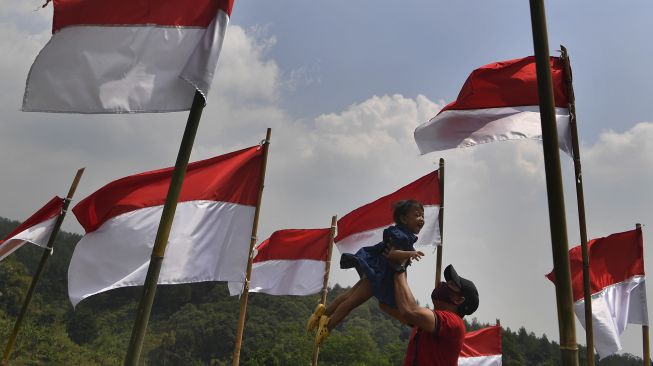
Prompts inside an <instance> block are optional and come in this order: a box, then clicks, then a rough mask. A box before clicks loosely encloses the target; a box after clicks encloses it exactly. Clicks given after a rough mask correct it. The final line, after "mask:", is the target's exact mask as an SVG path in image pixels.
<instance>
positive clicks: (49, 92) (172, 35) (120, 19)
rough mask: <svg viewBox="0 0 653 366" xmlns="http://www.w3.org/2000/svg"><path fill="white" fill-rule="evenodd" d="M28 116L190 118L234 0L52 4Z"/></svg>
mask: <svg viewBox="0 0 653 366" xmlns="http://www.w3.org/2000/svg"><path fill="white" fill-rule="evenodd" d="M53 3H54V19H53V22H52V38H51V39H50V41H49V42H48V44H46V45H45V47H44V48H43V50H41V52H40V53H39V55H38V56H37V57H36V60H35V61H34V64H32V68H31V69H30V72H29V75H28V76H27V85H26V87H25V94H24V99H23V111H30V112H64V113H70V112H72V113H135V112H171V111H180V110H187V109H189V108H190V106H191V103H192V101H193V96H194V94H195V91H196V90H197V91H199V92H200V93H201V94H202V95H203V96H204V98H205V99H206V96H207V94H208V92H209V88H210V87H211V81H212V80H213V74H214V72H215V68H216V65H217V62H218V55H219V53H220V48H221V47H222V40H223V38H224V34H225V30H226V27H227V23H228V22H229V16H230V14H231V9H232V7H233V0H191V1H189V0H138V1H135V0H53Z"/></svg>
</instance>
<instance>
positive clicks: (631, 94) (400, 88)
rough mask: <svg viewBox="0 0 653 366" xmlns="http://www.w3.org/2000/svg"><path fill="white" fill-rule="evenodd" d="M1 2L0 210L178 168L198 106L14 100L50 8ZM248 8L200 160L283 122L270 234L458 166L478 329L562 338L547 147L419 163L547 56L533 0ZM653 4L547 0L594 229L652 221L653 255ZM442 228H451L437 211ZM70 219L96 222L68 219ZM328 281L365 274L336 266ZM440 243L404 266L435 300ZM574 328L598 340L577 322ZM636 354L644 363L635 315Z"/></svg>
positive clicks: (231, 35) (568, 172)
mask: <svg viewBox="0 0 653 366" xmlns="http://www.w3.org/2000/svg"><path fill="white" fill-rule="evenodd" d="M43 2H44V1H43V0H38V1H36V0H0V52H1V53H2V56H0V80H1V81H2V86H3V89H4V91H3V92H2V93H0V156H1V158H0V172H2V174H0V188H1V189H2V190H1V192H4V193H0V216H2V217H6V218H11V219H14V220H18V221H21V220H24V219H25V218H27V217H28V216H29V215H31V214H32V213H33V212H34V211H36V209H38V208H39V207H41V206H42V205H43V204H44V203H45V202H47V201H48V200H49V199H50V198H51V197H52V196H54V195H60V196H63V195H65V194H66V192H67V191H68V188H69V186H70V183H71V181H72V179H73V177H74V174H75V172H76V170H77V169H78V168H80V167H86V171H85V173H84V176H83V178H82V181H81V183H80V185H79V187H78V189H77V192H76V200H79V199H81V198H83V197H86V196H87V195H89V194H90V193H92V192H94V191H95V190H97V189H98V188H100V187H101V186H103V185H104V184H106V183H108V182H110V181H112V180H115V179H117V178H120V177H123V176H127V175H130V174H134V173H138V172H143V171H147V170H152V169H158V168H162V167H167V166H172V165H174V161H175V159H176V155H177V150H178V148H179V143H180V141H181V134H182V132H183V129H184V126H185V122H186V119H187V112H179V113H168V114H138V115H71V114H47V113H26V112H21V111H20V106H21V102H22V97H23V92H24V87H25V78H26V75H27V73H28V71H29V67H30V65H31V63H32V62H33V60H34V58H35V57H36V55H37V54H38V52H39V50H40V49H41V48H42V47H43V46H44V45H45V43H46V42H47V41H48V39H49V38H50V36H51V33H50V29H51V28H50V27H51V18H52V5H51V4H50V5H49V6H47V7H46V8H44V9H41V8H40V5H42V3H43ZM398 4H399V3H397V2H396V1H392V2H390V1H387V0H374V1H372V0H358V1H344V0H332V1H328V2H326V1H323V2H317V1H303V0H276V1H268V0H242V1H236V4H235V6H234V11H233V13H232V17H231V22H230V25H229V28H228V30H227V35H226V39H225V43H224V46H223V49H222V54H221V56H220V61H219V64H218V70H217V73H216V77H215V79H214V81H213V84H212V89H211V93H210V95H209V98H208V101H207V106H206V108H205V109H204V112H203V115H202V121H201V123H200V126H199V130H198V135H197V138H196V141H195V145H194V149H193V152H192V156H191V160H200V159H204V158H208V157H211V156H215V155H220V154H223V153H226V152H229V151H233V150H236V149H240V148H244V147H247V146H252V145H255V144H257V143H258V142H259V141H260V140H261V139H263V138H264V137H265V130H266V128H267V127H271V128H272V142H271V147H270V155H269V161H268V168H267V176H266V184H265V191H264V195H263V203H262V208H261V209H262V211H261V218H260V221H259V233H258V236H259V238H266V237H267V236H269V235H270V234H271V233H272V232H273V231H275V230H279V229H286V228H319V227H328V226H329V225H330V221H331V216H332V215H338V216H339V217H341V216H343V215H345V214H346V213H348V212H349V211H351V210H353V209H355V208H357V207H359V206H361V205H363V204H365V203H368V202H371V201H373V200H375V199H377V198H379V197H380V196H383V195H385V194H388V193H390V192H393V191H395V190H396V189H398V188H400V187H401V186H403V185H405V184H408V183H409V182H411V181H413V180H415V179H417V178H419V177H421V176H423V175H425V174H427V173H428V172H430V171H432V170H434V169H436V168H437V163H438V160H439V159H440V158H444V159H445V161H446V175H445V178H446V180H445V203H446V204H445V214H444V247H443V262H444V264H445V265H446V264H449V263H453V264H454V265H455V267H456V269H457V271H458V273H459V274H461V275H462V276H463V277H466V278H469V279H471V280H473V281H474V282H475V283H476V285H477V287H478V289H479V293H480V307H479V309H478V311H477V312H476V313H475V314H474V315H473V317H476V319H477V320H478V321H480V322H485V323H494V322H495V319H500V320H501V324H502V325H503V326H504V327H510V328H511V329H512V330H517V329H518V328H519V327H521V326H524V327H525V328H526V329H527V330H528V331H532V332H534V333H535V334H536V335H538V336H541V335H542V334H546V335H547V337H548V338H549V339H550V340H555V341H558V340H559V336H558V327H557V313H556V303H555V291H554V287H553V285H552V284H551V283H550V282H549V281H548V280H546V279H545V277H544V275H545V274H546V273H548V272H549V271H550V270H551V269H552V267H553V264H552V263H553V261H552V254H551V240H550V231H549V221H548V209H547V198H546V186H545V173H544V165H543V158H542V145H541V144H540V143H538V142H536V141H518V142H500V143H492V144H487V145H484V146H479V147H474V148H465V149H455V150H447V151H443V152H436V153H430V154H427V155H423V156H420V155H419V152H418V150H417V147H416V145H415V142H414V140H413V131H414V129H415V127H416V126H418V125H419V124H421V123H423V122H426V121H428V120H429V119H430V118H431V117H433V116H434V115H435V114H437V112H438V111H439V110H440V109H441V108H442V107H443V106H444V105H445V104H446V103H448V102H450V101H452V100H454V99H455V98H456V96H457V94H458V92H459V90H460V87H461V86H462V84H463V83H464V81H465V79H466V78H467V76H468V74H469V73H470V72H471V71H472V70H473V69H475V68H478V67H480V66H482V65H485V64H488V63H491V62H495V61H502V60H509V59H514V58H521V57H525V56H529V55H532V54H533V41H532V33H531V25H530V12H529V7H528V2H517V1H508V0H495V1H491V2H485V1H484V2H481V1H475V2H472V1H433V0H428V1H427V0H414V1H410V2H403V3H401V4H400V5H398ZM652 12H653V3H651V2H650V1H644V0H633V1H629V2H628V3H627V5H626V4H624V3H620V2H613V1H602V2H596V1H588V0H582V1H581V0H579V1H575V2H558V1H549V2H546V16H547V26H548V39H549V48H550V51H551V54H552V55H556V54H557V52H556V50H557V49H559V45H560V44H562V45H564V46H565V47H567V49H568V51H569V54H570V57H571V63H572V68H573V73H574V90H575V95H576V111H577V117H578V128H579V136H580V140H581V149H580V150H581V159H582V166H583V177H584V181H583V183H584V193H585V210H586V215H587V229H588V236H589V237H590V238H595V237H602V236H606V235H609V234H611V233H616V232H622V231H627V230H632V229H633V228H634V227H635V224H636V223H642V224H643V225H644V241H645V262H646V263H653V261H652V260H653V250H651V247H650V245H649V243H650V242H651V240H650V239H648V238H650V234H649V232H648V231H649V230H648V225H653V224H652V223H653V211H652V210H651V205H652V203H653V194H652V193H651V190H650V187H651V185H652V184H653V169H652V168H653V143H652V142H651V141H653V103H651V96H650V86H651V85H653V72H652V71H650V62H651V59H653V46H651V42H650V36H651V28H650V14H651V13H652ZM561 164H562V174H563V185H564V192H565V206H566V219H567V231H568V237H569V247H572V246H575V245H578V243H579V241H580V239H579V234H578V220H577V217H578V216H577V207H576V196H575V189H574V184H573V179H574V178H573V165H572V162H571V160H570V159H569V158H568V157H566V156H565V155H561ZM433 224H437V223H433ZM64 229H65V230H68V231H73V232H77V233H83V229H82V228H81V226H80V225H79V224H78V223H77V222H76V220H75V219H74V218H73V217H72V215H69V216H68V217H67V219H66V222H65V223H64ZM338 260H339V253H338V252H337V251H334V256H333V263H334V265H333V266H332V271H331V278H330V284H331V285H333V284H335V283H339V284H341V285H352V284H354V283H355V281H356V280H357V275H356V273H355V271H352V270H349V271H345V270H341V269H339V268H337V265H336V264H337V263H338ZM434 273H435V255H434V252H433V250H432V249H427V256H426V258H424V259H423V260H422V261H420V262H419V263H416V264H415V265H413V266H412V267H411V268H410V269H409V280H410V281H409V282H410V285H411V288H412V289H413V292H414V293H415V294H416V296H417V298H418V299H419V300H420V302H421V303H422V304H426V303H429V295H430V292H431V289H432V287H433V283H434V277H435V274H434ZM576 334H577V336H576V340H577V341H578V342H579V343H581V344H584V343H585V335H584V331H583V329H582V327H581V326H580V323H578V322H576ZM622 340H623V342H624V351H623V352H628V353H632V354H634V355H637V356H641V354H642V351H641V331H640V327H639V326H635V325H630V326H629V327H628V328H627V329H626V331H625V332H624V334H623V336H622Z"/></svg>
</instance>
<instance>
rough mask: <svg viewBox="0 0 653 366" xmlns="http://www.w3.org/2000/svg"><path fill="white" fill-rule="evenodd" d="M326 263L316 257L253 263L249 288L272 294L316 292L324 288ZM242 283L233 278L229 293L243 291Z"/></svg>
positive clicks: (308, 293)
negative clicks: (234, 281)
mask: <svg viewBox="0 0 653 366" xmlns="http://www.w3.org/2000/svg"><path fill="white" fill-rule="evenodd" d="M325 268H326V263H325V262H323V261H318V260H312V259H293V260H269V261H265V262H258V263H254V264H253V265H252V277H251V279H250V283H249V292H262V293H265V294H270V295H297V296H305V295H313V294H316V293H318V292H320V291H321V290H322V285H323V282H324V270H325ZM242 291H243V284H242V283H233V282H229V293H230V294H231V295H232V296H234V295H240V294H241V293H242Z"/></svg>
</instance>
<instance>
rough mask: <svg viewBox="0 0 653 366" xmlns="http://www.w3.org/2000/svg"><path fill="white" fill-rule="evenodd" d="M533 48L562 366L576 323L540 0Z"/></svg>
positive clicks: (568, 358)
mask: <svg viewBox="0 0 653 366" xmlns="http://www.w3.org/2000/svg"><path fill="white" fill-rule="evenodd" d="M530 11H531V25H532V31H533V48H534V50H535V65H536V69H537V86H538V93H539V99H540V118H541V123H542V147H543V152H544V168H545V174H546V188H547V199H548V206H549V226H550V231H551V249H552V254H553V268H554V271H555V274H556V285H555V291H556V303H557V309H558V328H559V333H560V356H561V357H560V359H561V360H562V365H563V366H577V365H578V346H577V345H576V325H575V323H574V322H575V319H574V309H573V297H572V289H571V274H570V268H569V267H570V266H569V253H568V242H567V224H566V216H565V201H564V196H563V190H562V174H561V171H560V151H559V147H558V132H557V126H556V120H555V105H554V102H553V100H554V99H553V82H552V80H551V66H550V61H549V43H548V40H547V30H546V16H545V12H544V1H543V0H530Z"/></svg>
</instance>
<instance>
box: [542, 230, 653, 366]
mask: <svg viewBox="0 0 653 366" xmlns="http://www.w3.org/2000/svg"><path fill="white" fill-rule="evenodd" d="M587 250H588V253H589V263H590V269H589V270H590V292H591V293H592V325H593V327H594V347H595V348H596V351H597V352H598V354H599V356H600V357H601V358H604V357H606V356H609V355H611V354H613V353H615V352H617V351H619V350H621V349H622V346H621V340H620V339H619V335H620V334H621V333H622V332H623V331H624V329H626V325H627V324H628V323H630V324H642V325H648V309H647V304H646V287H645V276H644V248H643V239H642V230H641V229H635V230H632V231H626V232H623V233H618V234H612V235H610V236H607V237H604V238H599V239H593V240H590V242H589V243H587ZM569 264H570V266H571V281H572V289H573V293H574V311H575V312H576V316H577V317H578V320H579V321H580V322H581V324H582V325H583V327H584V326H585V300H584V297H583V261H582V253H581V248H580V246H577V247H574V248H571V249H570V250H569ZM547 278H548V279H549V280H551V281H552V282H553V283H555V273H553V272H551V273H549V274H548V275H547Z"/></svg>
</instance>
